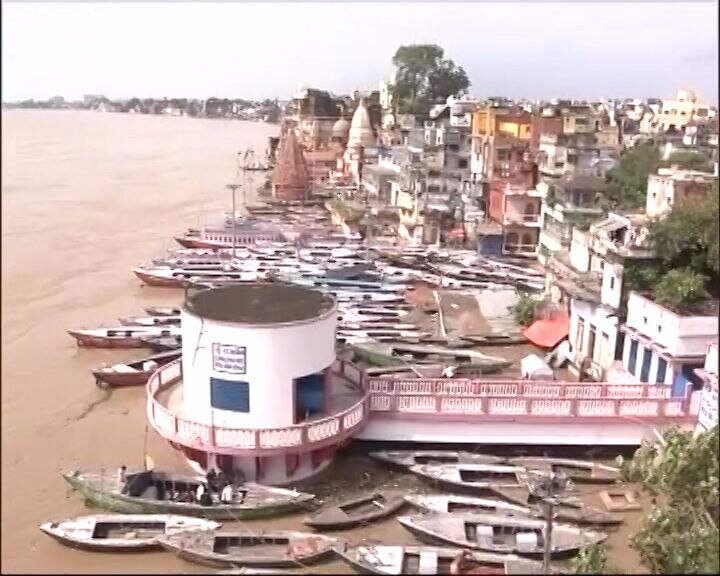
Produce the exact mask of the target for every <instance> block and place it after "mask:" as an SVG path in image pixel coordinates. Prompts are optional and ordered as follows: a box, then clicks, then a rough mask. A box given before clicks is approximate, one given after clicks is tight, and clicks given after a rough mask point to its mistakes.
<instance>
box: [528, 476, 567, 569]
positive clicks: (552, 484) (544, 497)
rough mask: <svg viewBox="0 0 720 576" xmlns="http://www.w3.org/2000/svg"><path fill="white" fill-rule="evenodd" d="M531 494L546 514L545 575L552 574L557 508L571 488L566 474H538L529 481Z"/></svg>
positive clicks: (544, 539) (544, 540) (544, 542)
mask: <svg viewBox="0 0 720 576" xmlns="http://www.w3.org/2000/svg"><path fill="white" fill-rule="evenodd" d="M527 484H528V488H529V489H530V493H531V494H532V495H533V496H535V497H536V498H538V499H539V500H540V502H541V506H542V508H543V511H544V512H545V534H544V538H543V574H550V556H551V554H552V525H553V514H554V509H555V506H557V505H558V504H559V503H560V497H561V496H562V495H563V494H564V493H565V491H566V490H568V489H569V488H570V483H569V482H568V479H567V476H565V475H564V474H555V473H554V472H550V473H549V474H543V473H540V474H537V475H536V478H535V479H533V480H531V479H529V478H528V480H527Z"/></svg>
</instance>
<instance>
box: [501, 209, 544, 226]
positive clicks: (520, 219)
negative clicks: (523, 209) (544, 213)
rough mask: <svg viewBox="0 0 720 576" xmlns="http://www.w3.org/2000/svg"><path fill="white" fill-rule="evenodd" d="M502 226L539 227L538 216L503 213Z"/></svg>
mask: <svg viewBox="0 0 720 576" xmlns="http://www.w3.org/2000/svg"><path fill="white" fill-rule="evenodd" d="M503 224H505V225H506V226H507V225H511V224H517V225H520V226H530V227H537V226H540V214H519V213H512V212H511V213H508V212H505V214H504V215H503Z"/></svg>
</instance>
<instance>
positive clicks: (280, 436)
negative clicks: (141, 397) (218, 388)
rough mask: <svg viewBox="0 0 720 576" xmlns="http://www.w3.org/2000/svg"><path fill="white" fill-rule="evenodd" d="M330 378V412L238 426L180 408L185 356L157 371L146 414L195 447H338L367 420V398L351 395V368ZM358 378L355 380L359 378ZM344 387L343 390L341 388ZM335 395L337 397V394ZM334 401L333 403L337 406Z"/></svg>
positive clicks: (267, 451)
mask: <svg viewBox="0 0 720 576" xmlns="http://www.w3.org/2000/svg"><path fill="white" fill-rule="evenodd" d="M333 368H334V369H335V370H338V369H339V370H342V373H341V374H338V373H337V372H335V373H334V374H333V378H331V388H333V389H334V391H335V392H336V394H335V395H333V394H332V393H331V407H332V411H333V412H334V413H333V414H332V415H331V416H324V417H320V418H317V419H311V420H308V421H305V422H302V423H300V424H295V425H293V426H286V427H284V428H235V427H228V426H219V425H215V424H212V423H211V424H208V423H207V422H200V421H198V420H196V419H193V418H190V417H184V416H183V415H182V414H183V407H182V360H176V361H175V362H172V363H170V364H167V365H165V366H163V367H162V368H160V369H159V370H157V371H156V372H155V373H154V374H153V375H152V376H151V377H150V380H149V381H148V384H147V415H148V420H149V421H150V424H151V425H152V427H153V428H154V429H155V430H156V431H157V432H158V434H160V435H161V436H163V437H164V438H166V439H167V440H169V441H171V442H174V443H177V444H181V445H183V446H188V447H191V448H194V449H197V450H203V451H207V452H217V453H223V454H233V455H253V456H269V455H273V454H285V453H287V452H288V451H291V450H292V449H295V450H294V451H302V452H306V451H311V450H317V449H319V448H323V447H325V446H329V445H338V444H340V443H342V442H343V441H344V440H346V439H347V438H349V437H350V436H352V435H353V434H354V433H355V432H356V431H358V430H359V429H360V428H361V427H362V426H363V425H364V424H365V421H366V419H367V415H368V409H367V407H368V396H367V394H366V393H363V392H360V391H357V390H355V391H354V393H348V387H347V384H348V382H349V380H353V381H356V382H359V378H360V376H359V374H350V373H349V372H348V370H351V369H352V367H351V366H349V367H348V366H346V365H345V364H343V363H339V364H338V363H336V365H335V366H334V367H333ZM355 378H357V380H355ZM343 387H344V388H345V390H344V391H343V390H342V388H343ZM333 396H334V397H333ZM333 404H334V405H333Z"/></svg>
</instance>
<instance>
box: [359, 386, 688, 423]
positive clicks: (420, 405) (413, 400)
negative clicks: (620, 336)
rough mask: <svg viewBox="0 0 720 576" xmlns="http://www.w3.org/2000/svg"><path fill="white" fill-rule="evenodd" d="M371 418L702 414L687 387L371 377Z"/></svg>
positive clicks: (668, 416) (667, 416)
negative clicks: (675, 393)
mask: <svg viewBox="0 0 720 576" xmlns="http://www.w3.org/2000/svg"><path fill="white" fill-rule="evenodd" d="M366 386H367V389H368V391H369V392H370V412H371V414H379V413H385V414H387V415H398V416H400V415H408V416H409V415H412V414H415V415H426V414H432V415H434V416H433V417H435V418H438V417H440V418H442V417H443V416H446V417H457V416H464V417H467V416H482V417H483V419H491V418H494V417H502V418H507V417H513V418H516V417H527V418H531V419H532V421H539V419H541V418H560V419H562V420H563V421H567V422H568V423H570V422H572V421H576V420H578V419H581V420H586V421H592V420H597V419H598V418H614V419H618V420H622V419H624V418H627V419H633V418H642V419H644V420H645V419H650V420H652V419H657V420H667V419H673V420H675V419H677V420H692V419H694V418H695V415H696V414H697V409H698V406H697V405H698V402H697V398H695V396H696V395H697V393H692V394H691V393H690V390H691V387H690V386H688V388H687V389H686V393H685V395H684V396H681V397H672V394H671V392H672V387H671V386H666V385H649V384H627V385H625V384H609V383H600V382H598V383H594V382H587V383H565V382H528V381H522V380H514V381H501V380H498V381H479V380H469V379H468V380H455V379H443V378H428V379H413V380H407V379H398V378H368V379H367V380H366Z"/></svg>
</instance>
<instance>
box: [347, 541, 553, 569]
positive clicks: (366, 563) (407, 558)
mask: <svg viewBox="0 0 720 576" xmlns="http://www.w3.org/2000/svg"><path fill="white" fill-rule="evenodd" d="M336 551H337V553H338V555H339V556H340V557H341V558H342V559H343V560H345V562H347V563H348V564H349V565H350V566H352V568H353V569H355V570H356V571H357V572H358V573H360V574H450V567H451V565H452V563H453V561H454V560H455V558H457V556H458V553H459V552H460V550H458V549H456V548H440V547H436V546H357V547H353V548H345V549H343V548H342V547H339V548H338V549H336ZM465 566H466V567H467V568H466V569H467V570H468V573H470V572H469V571H470V570H472V571H473V572H472V573H473V574H542V573H543V565H542V562H538V561H536V560H529V559H527V558H521V557H519V556H515V555H511V554H491V553H488V552H478V551H468V554H467V555H466V557H465ZM556 572H557V570H553V573H556Z"/></svg>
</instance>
